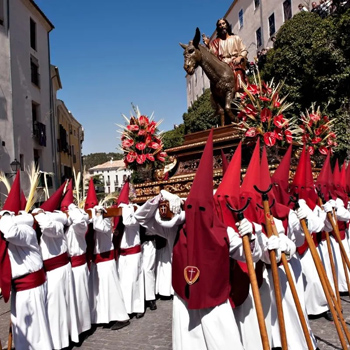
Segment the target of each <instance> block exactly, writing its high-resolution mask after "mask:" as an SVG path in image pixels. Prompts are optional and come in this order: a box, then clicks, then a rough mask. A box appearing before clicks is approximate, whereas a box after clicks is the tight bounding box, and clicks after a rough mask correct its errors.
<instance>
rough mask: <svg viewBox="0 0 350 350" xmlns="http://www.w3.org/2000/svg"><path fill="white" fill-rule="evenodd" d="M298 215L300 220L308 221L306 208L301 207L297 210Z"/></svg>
mask: <svg viewBox="0 0 350 350" xmlns="http://www.w3.org/2000/svg"><path fill="white" fill-rule="evenodd" d="M296 214H297V217H298V219H299V220H303V219H306V217H307V211H306V209H305V208H303V207H299V208H298V209H297V210H296Z"/></svg>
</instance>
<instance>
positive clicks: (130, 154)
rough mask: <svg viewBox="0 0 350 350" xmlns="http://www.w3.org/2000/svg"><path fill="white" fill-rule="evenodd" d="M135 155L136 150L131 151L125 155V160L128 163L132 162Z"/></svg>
mask: <svg viewBox="0 0 350 350" xmlns="http://www.w3.org/2000/svg"><path fill="white" fill-rule="evenodd" d="M136 157H137V154H136V152H134V151H131V152H129V153H128V154H127V155H126V161H127V162H128V163H132V162H133V161H134V160H135V159H136Z"/></svg>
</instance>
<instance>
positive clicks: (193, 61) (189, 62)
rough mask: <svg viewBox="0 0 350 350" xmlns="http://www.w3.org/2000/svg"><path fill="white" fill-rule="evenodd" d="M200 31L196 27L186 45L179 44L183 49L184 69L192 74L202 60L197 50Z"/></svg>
mask: <svg viewBox="0 0 350 350" xmlns="http://www.w3.org/2000/svg"><path fill="white" fill-rule="evenodd" d="M200 35H201V33H200V31H199V29H198V28H197V29H196V34H195V35H194V38H193V40H191V41H190V42H189V43H188V45H185V44H181V43H180V46H181V47H182V48H183V49H184V50H185V51H184V58H185V62H184V69H185V71H186V72H187V74H189V75H192V74H193V73H194V71H195V69H196V68H197V67H198V65H199V64H200V62H201V61H202V54H201V52H200V50H199V41H200Z"/></svg>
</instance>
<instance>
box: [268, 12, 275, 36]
mask: <svg viewBox="0 0 350 350" xmlns="http://www.w3.org/2000/svg"><path fill="white" fill-rule="evenodd" d="M275 32H276V30H275V14H274V13H273V14H272V15H271V16H270V17H269V33H270V36H272V35H274V34H275Z"/></svg>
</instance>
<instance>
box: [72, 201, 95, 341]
mask: <svg viewBox="0 0 350 350" xmlns="http://www.w3.org/2000/svg"><path fill="white" fill-rule="evenodd" d="M85 215H86V214H85V213H84V212H82V211H81V210H80V209H78V208H71V207H69V224H70V225H69V226H68V227H67V228H66V237H67V246H68V255H69V256H70V257H72V256H79V255H83V254H85V252H86V240H85V234H86V231H87V227H88V224H87V221H86V220H87V218H86V216H85ZM72 273H73V274H72V276H73V282H74V287H75V288H74V291H75V294H74V296H75V303H76V306H77V322H78V332H79V334H80V333H82V332H85V331H87V330H89V329H90V328H91V316H90V304H89V269H88V267H87V264H86V263H85V264H83V265H81V266H77V267H72Z"/></svg>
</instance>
